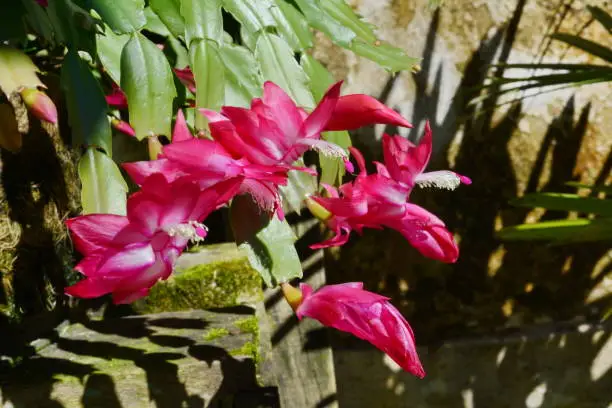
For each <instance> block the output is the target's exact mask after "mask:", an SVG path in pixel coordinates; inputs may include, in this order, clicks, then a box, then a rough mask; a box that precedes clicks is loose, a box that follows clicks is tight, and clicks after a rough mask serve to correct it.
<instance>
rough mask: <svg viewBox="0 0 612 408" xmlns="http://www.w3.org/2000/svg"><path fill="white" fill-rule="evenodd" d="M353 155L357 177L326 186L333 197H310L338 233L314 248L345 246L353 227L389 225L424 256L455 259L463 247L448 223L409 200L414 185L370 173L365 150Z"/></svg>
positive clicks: (309, 201)
mask: <svg viewBox="0 0 612 408" xmlns="http://www.w3.org/2000/svg"><path fill="white" fill-rule="evenodd" d="M351 154H352V155H353V157H355V159H356V161H357V164H358V166H359V169H360V173H359V174H358V176H357V178H356V180H355V181H353V182H350V183H346V184H343V185H342V186H340V187H339V188H338V189H335V188H333V187H331V186H326V190H327V193H328V196H329V197H319V196H313V197H310V198H309V200H307V204H308V206H309V207H310V208H312V207H313V202H314V203H316V204H318V205H319V206H321V207H323V210H325V211H326V216H323V217H322V218H323V220H324V221H325V222H326V224H327V226H328V227H329V228H330V229H331V230H332V231H333V232H334V236H333V237H332V238H330V239H329V240H327V241H324V242H321V243H319V244H315V245H311V248H313V249H317V248H326V247H330V246H340V245H344V244H345V243H346V242H347V241H348V239H349V235H350V232H351V231H353V230H355V231H357V232H358V233H361V232H362V231H363V229H364V228H374V229H381V228H383V227H388V228H392V229H395V230H396V231H399V232H400V233H401V234H402V235H403V236H404V237H405V238H406V239H407V240H408V242H410V244H411V245H412V246H414V247H415V248H416V249H417V250H418V251H419V252H421V253H422V254H423V255H424V256H427V257H429V258H433V259H437V260H440V261H443V262H449V263H452V262H455V261H456V260H457V258H458V256H459V248H458V247H457V244H456V242H455V240H454V238H453V236H452V234H451V233H450V232H449V231H448V230H447V229H446V227H445V225H444V222H442V220H440V219H439V218H438V217H436V216H435V215H434V214H432V213H430V212H428V211H427V210H425V209H424V208H422V207H419V206H418V205H416V204H412V203H409V202H407V201H408V196H409V194H410V187H408V186H407V185H405V184H402V183H400V182H398V181H396V180H393V179H391V178H389V177H386V176H385V175H382V174H380V173H379V174H372V175H368V174H367V173H366V169H365V162H364V160H363V156H362V155H361V153H360V152H359V151H358V150H357V149H353V148H351ZM316 211H317V209H315V212H316ZM318 211H319V213H322V211H321V210H320V209H319V210H318ZM315 212H313V213H315Z"/></svg>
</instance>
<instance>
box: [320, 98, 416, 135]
mask: <svg viewBox="0 0 612 408" xmlns="http://www.w3.org/2000/svg"><path fill="white" fill-rule="evenodd" d="M374 123H384V124H387V125H394V126H401V127H407V128H411V127H412V125H411V124H410V123H408V121H407V120H406V119H404V118H403V117H402V115H400V114H399V113H397V112H395V111H394V110H393V109H391V108H389V107H388V106H385V105H384V104H382V103H380V102H379V101H378V100H376V99H375V98H372V97H371V96H368V95H363V94H353V95H345V96H341V97H340V98H338V101H337V102H336V106H335V107H334V113H333V115H332V116H331V118H330V120H329V121H328V122H327V124H326V125H325V130H354V129H357V128H360V127H362V126H367V125H371V124H374Z"/></svg>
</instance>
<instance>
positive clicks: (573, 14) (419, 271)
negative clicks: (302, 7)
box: [315, 0, 612, 341]
mask: <svg viewBox="0 0 612 408" xmlns="http://www.w3.org/2000/svg"><path fill="white" fill-rule="evenodd" d="M426 3H427V2H426V1H425V0H423V1H410V0H389V1H379V0H376V1H367V0H355V1H353V5H354V7H355V8H356V10H357V11H358V12H359V13H360V14H362V15H363V16H364V17H365V18H366V19H367V20H368V21H370V22H372V23H374V24H376V26H377V27H380V29H379V35H380V37H381V38H383V39H385V40H388V41H390V42H392V43H393V44H395V45H399V46H401V47H404V48H406V49H407V50H408V52H409V53H410V54H412V55H415V56H421V57H422V58H423V60H422V62H421V68H422V69H421V71H420V72H419V73H417V74H413V73H402V74H400V75H398V76H396V77H392V76H391V75H389V74H387V73H385V72H384V71H383V70H381V69H379V68H378V67H376V65H375V64H373V63H371V62H369V61H366V60H364V59H361V58H359V57H356V56H354V55H353V54H351V53H350V52H348V51H344V50H341V49H339V48H337V47H335V46H333V45H332V44H330V43H329V42H328V41H326V40H325V39H324V38H323V37H319V44H318V47H317V49H316V50H315V55H316V56H317V57H319V58H320V59H322V60H323V61H324V62H325V63H326V64H327V66H328V67H329V68H330V69H331V70H332V71H333V73H334V74H335V75H336V76H337V77H338V78H341V77H346V78H347V86H346V89H345V91H346V92H364V91H365V92H367V93H370V94H372V95H375V96H379V97H381V99H383V100H385V101H386V102H387V103H388V104H390V105H391V106H393V107H395V108H396V109H398V110H399V111H400V112H401V113H402V114H403V115H404V116H406V117H407V118H409V119H410V120H411V121H412V122H413V123H414V124H415V128H414V129H412V130H411V131H410V132H409V133H408V137H410V138H411V139H413V140H418V137H419V136H420V132H421V129H422V127H423V125H424V122H425V120H430V121H431V122H432V127H433V129H434V144H435V150H436V153H437V157H436V159H435V160H434V161H435V163H432V166H433V167H440V168H445V167H452V168H454V169H455V170H457V171H458V172H460V173H462V174H466V175H469V176H470V177H472V178H473V180H474V184H473V185H472V186H469V187H461V188H460V189H459V190H458V191H455V192H452V193H449V192H437V191H431V190H429V191H423V190H421V191H417V192H416V194H415V195H414V199H415V200H416V201H417V202H419V203H422V204H424V205H426V206H427V207H428V208H430V209H432V210H433V211H434V212H435V213H437V214H438V215H440V217H441V218H442V219H444V220H445V221H446V222H447V224H448V225H449V227H450V228H451V229H453V231H455V232H456V233H457V237H458V239H459V240H460V242H461V251H462V253H461V256H460V260H459V262H458V263H457V264H455V265H442V264H440V263H437V262H431V261H428V260H424V259H422V257H420V255H418V254H417V253H416V251H413V250H412V249H410V248H409V247H408V245H407V244H406V243H405V242H404V240H403V239H402V238H401V237H399V236H397V235H395V234H393V233H392V232H389V231H384V232H377V231H374V232H369V233H366V235H365V236H364V237H363V238H362V239H360V240H357V239H355V240H354V241H353V242H352V243H351V245H349V246H348V247H346V249H345V250H343V251H341V252H339V253H335V254H334V255H332V256H330V259H331V260H332V261H333V260H334V259H335V260H336V261H337V262H336V264H335V267H334V268H332V272H330V274H331V279H332V280H338V281H340V280H346V279H357V278H358V279H364V280H366V281H368V283H369V286H370V287H373V288H375V289H379V290H383V291H385V292H387V293H388V294H389V295H391V296H393V298H394V299H395V301H396V302H397V303H398V304H399V305H400V306H402V307H403V310H404V312H406V314H407V315H408V316H412V319H413V321H415V324H416V326H417V328H419V326H421V327H420V329H421V330H420V332H421V333H424V334H423V335H422V336H424V337H425V340H426V341H438V340H441V339H444V338H447V337H449V336H450V337H454V336H461V335H463V334H466V333H467V332H470V333H471V332H474V331H476V332H491V331H496V330H500V329H504V328H508V327H516V326H519V325H521V324H524V323H537V322H542V321H550V320H566V319H572V318H574V317H575V316H578V315H579V316H583V317H586V318H588V316H595V315H597V313H598V312H599V311H600V306H601V304H599V303H593V304H592V305H590V306H589V307H587V306H585V299H586V298H587V297H589V296H590V295H591V297H592V292H593V290H594V288H596V286H597V284H598V283H599V282H600V281H602V280H605V279H603V275H604V273H599V272H600V271H602V270H605V269H606V265H608V264H609V263H610V256H611V255H610V254H609V253H608V249H609V245H588V246H587V245H574V246H571V247H563V248H551V247H550V246H548V245H545V244H539V245H533V244H522V243H512V244H503V243H501V242H500V241H498V240H497V238H496V237H495V232H496V231H497V230H499V229H500V228H501V227H503V226H508V225H514V224H517V223H521V222H524V221H525V220H537V219H551V218H555V217H557V218H558V217H559V216H563V214H561V215H560V214H555V213H553V212H548V213H544V211H529V210H526V209H516V208H514V207H512V206H510V205H509V204H508V201H509V200H511V199H512V198H515V197H516V196H518V195H521V194H524V193H525V192H533V191H538V190H547V191H572V190H568V187H566V186H565V185H564V183H565V182H567V181H582V182H585V183H593V182H595V181H597V180H599V181H605V180H606V179H607V180H611V179H612V178H611V176H610V167H611V166H612V160H611V159H610V151H611V148H612V137H610V134H611V130H612V129H610V126H611V123H612V122H611V121H610V117H612V111H611V109H612V99H611V98H610V97H609V96H610V95H611V94H612V84H610V83H608V84H606V83H603V84H596V85H590V86H585V87H581V88H571V89H565V90H561V91H556V92H550V93H544V94H541V95H539V96H537V97H532V98H526V99H521V100H518V101H517V102H514V103H512V99H517V98H518V99H520V96H521V95H513V96H508V97H500V98H497V97H491V98H488V99H486V100H485V101H484V102H482V103H481V104H476V105H472V104H470V103H469V101H470V100H471V99H472V98H473V97H474V96H477V93H476V91H475V90H474V89H476V88H477V87H478V86H480V85H482V84H483V83H485V82H486V78H487V75H490V74H491V68H490V66H489V64H490V63H495V62H500V61H501V62H504V61H505V62H509V63H513V62H535V61H538V60H539V59H542V60H543V61H549V62H556V61H560V60H562V61H564V62H592V63H603V61H596V60H595V59H594V58H591V57H589V56H588V55H587V54H585V53H583V52H580V51H575V50H573V49H568V47H566V46H565V45H563V44H562V43H559V42H552V43H550V42H549V41H548V40H547V37H546V35H547V34H550V33H552V32H554V30H555V29H556V28H557V27H558V29H559V30H560V31H563V32H569V33H577V32H579V31H581V33H582V35H583V36H586V37H588V38H591V39H594V40H597V41H600V42H605V43H606V44H608V45H612V36H610V35H609V33H607V32H606V31H605V29H604V28H603V27H602V26H601V25H599V24H598V23H597V22H594V23H592V24H588V25H586V23H587V22H588V21H589V18H590V13H588V11H587V9H586V5H587V3H586V2H579V1H565V2H562V1H552V0H551V1H543V0H542V1H535V0H528V1H523V0H521V1H504V2H499V1H460V0H455V1H451V0H448V1H447V2H446V3H445V4H444V6H443V7H442V8H440V9H439V10H438V11H437V12H434V11H432V10H431V9H429V8H428V7H427V4H426ZM589 4H591V5H599V6H601V7H603V8H606V7H607V5H606V1H591V2H589ZM526 73H528V72H527V71H526V72H522V73H521V72H512V71H507V75H517V74H523V75H524V74H526ZM495 105H500V107H499V108H498V109H491V108H492V107H493V106H495ZM383 130H384V131H387V132H396V131H397V129H382V128H376V129H374V130H373V129H366V130H364V131H361V132H359V133H357V134H356V138H355V140H356V144H358V145H360V146H362V147H367V152H366V156H369V157H370V158H374V157H377V156H378V155H379V154H380V152H379V151H378V150H377V149H378V145H379V144H378V142H377V140H378V139H379V138H380V135H381V133H382V131H383ZM403 131H404V130H399V132H400V133H402V132H403ZM404 134H405V133H404ZM606 253H608V255H607V256H605V254H606ZM596 289H597V288H596ZM598 290H599V293H603V292H602V288H601V285H600V287H599V288H598Z"/></svg>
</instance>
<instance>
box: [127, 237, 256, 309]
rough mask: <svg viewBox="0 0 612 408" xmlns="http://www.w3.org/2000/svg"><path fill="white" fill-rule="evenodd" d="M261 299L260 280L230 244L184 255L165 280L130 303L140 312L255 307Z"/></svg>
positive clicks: (246, 261)
mask: <svg viewBox="0 0 612 408" xmlns="http://www.w3.org/2000/svg"><path fill="white" fill-rule="evenodd" d="M262 299H263V294H262V281H261V277H260V276H259V274H258V273H257V272H256V271H255V270H254V269H252V268H251V266H250V265H249V262H248V260H247V258H246V256H245V255H244V254H243V253H241V252H239V251H238V249H237V247H236V245H235V244H233V243H228V244H218V245H210V246H203V247H201V248H198V250H197V251H194V252H190V253H184V254H183V255H181V256H180V257H179V259H178V261H177V264H176V267H175V271H174V272H173V274H172V275H171V276H170V278H168V280H167V281H164V282H159V283H157V284H156V285H155V286H154V287H153V288H152V289H151V292H150V294H149V296H147V297H146V298H143V299H141V300H139V301H137V302H135V303H134V304H133V307H134V309H135V310H137V311H139V312H142V313H155V312H168V311H174V310H185V309H207V308H211V307H217V308H218V307H228V306H234V305H238V304H243V303H251V304H255V303H256V302H260V301H261V300H262Z"/></svg>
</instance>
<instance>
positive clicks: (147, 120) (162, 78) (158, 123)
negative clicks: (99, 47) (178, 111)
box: [121, 34, 176, 139]
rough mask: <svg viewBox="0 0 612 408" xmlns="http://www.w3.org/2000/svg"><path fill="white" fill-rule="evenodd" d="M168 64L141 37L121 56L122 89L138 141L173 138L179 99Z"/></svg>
mask: <svg viewBox="0 0 612 408" xmlns="http://www.w3.org/2000/svg"><path fill="white" fill-rule="evenodd" d="M172 78H173V76H172V71H171V70H170V65H169V64H168V60H167V59H166V57H165V56H164V54H163V53H162V52H161V50H160V49H159V48H157V47H156V46H155V44H153V43H152V42H151V41H150V40H149V39H147V38H146V37H145V36H143V35H142V34H135V35H133V36H132V38H131V39H130V40H129V41H128V42H127V44H126V45H125V47H124V48H123V52H122V53H121V88H122V89H123V91H124V92H125V94H126V96H127V100H128V106H129V110H130V123H131V125H132V127H133V128H134V130H135V131H136V137H137V138H138V139H143V138H145V137H147V136H151V135H170V125H171V122H172V101H173V100H174V97H175V96H176V89H175V87H174V80H173V79H172Z"/></svg>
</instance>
